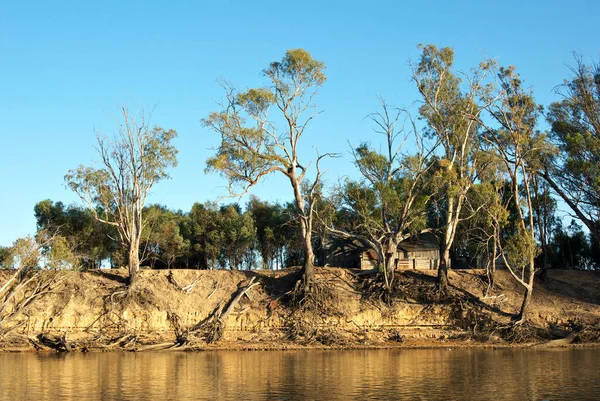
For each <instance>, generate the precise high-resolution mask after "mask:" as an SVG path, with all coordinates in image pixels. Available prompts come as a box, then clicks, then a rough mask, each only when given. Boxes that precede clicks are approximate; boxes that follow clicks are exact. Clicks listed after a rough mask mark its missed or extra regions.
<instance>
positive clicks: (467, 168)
mask: <svg viewBox="0 0 600 401" xmlns="http://www.w3.org/2000/svg"><path fill="white" fill-rule="evenodd" d="M420 49H421V56H420V59H419V63H418V64H416V65H413V66H412V69H413V81H414V82H415V83H416V85H417V89H418V90H419V93H420V94H421V107H420V114H421V117H422V118H423V119H424V121H425V123H426V124H427V126H428V128H429V131H430V133H431V135H432V136H433V137H435V138H436V139H437V140H438V141H439V149H440V152H438V156H439V158H440V160H439V163H438V167H437V169H436V173H435V174H434V178H433V181H432V183H433V184H434V185H435V186H436V187H437V192H438V196H437V197H436V199H434V201H433V202H432V206H433V207H432V210H433V211H434V214H435V216H436V218H435V220H437V222H438V223H437V227H438V230H439V234H438V238H439V244H440V267H439V270H438V287H439V289H440V290H441V291H446V290H447V289H448V269H449V267H450V249H451V247H452V244H453V243H454V237H455V235H456V231H457V227H458V224H459V223H460V222H461V220H462V219H465V218H468V216H464V213H463V208H464V206H465V201H466V200H467V194H468V192H469V191H470V189H471V188H472V186H473V184H474V183H475V181H476V179H477V174H478V170H479V167H480V143H479V132H480V130H479V128H480V125H479V123H478V120H479V115H480V114H481V112H482V110H483V105H481V104H479V103H478V99H479V98H478V95H479V93H480V92H481V90H485V87H484V86H483V84H482V82H483V81H484V79H485V76H486V70H487V67H488V66H487V65H486V64H485V63H484V64H482V65H481V66H480V68H478V69H474V70H473V72H472V73H471V74H470V75H468V74H464V73H461V72H459V71H457V70H456V69H455V68H454V51H453V50H452V49H451V48H448V47H444V48H441V49H438V48H437V47H436V46H434V45H426V46H424V45H420ZM471 216H472V214H471Z"/></svg>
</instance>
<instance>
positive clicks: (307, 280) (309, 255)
mask: <svg viewBox="0 0 600 401" xmlns="http://www.w3.org/2000/svg"><path fill="white" fill-rule="evenodd" d="M303 226H304V224H303ZM302 234H303V237H304V238H303V240H304V265H303V266H302V278H303V280H304V284H305V285H306V286H307V287H309V286H310V284H311V283H312V282H313V281H314V278H315V265H314V259H315V254H314V252H313V246H312V234H311V232H310V231H309V230H307V229H306V228H304V227H303V228H302Z"/></svg>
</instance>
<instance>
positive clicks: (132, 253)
mask: <svg viewBox="0 0 600 401" xmlns="http://www.w3.org/2000/svg"><path fill="white" fill-rule="evenodd" d="M127 268H128V270H129V285H132V284H133V283H134V282H135V281H136V280H137V277H138V273H139V271H140V254H139V245H138V244H137V243H136V242H135V241H132V242H131V243H130V244H129V260H128V264H127Z"/></svg>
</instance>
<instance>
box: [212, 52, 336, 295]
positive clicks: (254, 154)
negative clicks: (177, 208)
mask: <svg viewBox="0 0 600 401" xmlns="http://www.w3.org/2000/svg"><path fill="white" fill-rule="evenodd" d="M325 68H326V67H325V65H324V64H323V62H321V61H319V60H316V59H314V58H313V57H312V56H311V55H310V53H309V52H307V51H306V50H303V49H293V50H288V51H287V52H286V54H285V56H284V57H283V59H282V60H281V61H276V62H272V63H271V64H270V65H269V66H268V67H267V68H266V69H265V70H264V71H263V75H264V76H265V77H266V78H267V81H268V84H267V86H265V87H261V88H252V89H249V90H246V91H243V92H238V91H236V90H235V89H234V88H233V87H232V86H231V85H228V84H224V85H223V86H224V89H225V96H226V100H225V103H224V104H223V105H222V107H223V109H222V110H221V111H217V112H213V113H211V114H210V115H209V116H208V117H207V118H206V119H203V123H204V125H205V126H206V127H209V128H211V129H212V130H214V131H215V132H216V133H217V134H218V135H219V136H220V138H221V142H220V144H219V146H218V148H217V149H216V154H215V155H214V156H213V157H211V158H209V159H208V160H207V170H208V171H215V172H219V173H221V174H222V175H223V176H224V177H225V178H226V179H227V180H228V183H229V190H230V194H231V195H233V196H241V195H243V194H245V193H247V192H248V191H249V190H250V188H251V187H253V186H254V185H256V184H257V183H258V182H259V181H260V180H261V179H263V178H264V177H266V176H268V175H270V174H281V175H283V176H284V177H285V178H286V179H287V180H288V181H289V183H290V186H291V189H292V192H293V195H294V204H295V208H296V216H297V219H298V221H299V227H300V235H301V238H302V240H303V248H304V266H303V269H302V273H303V274H302V276H303V283H304V288H305V289H306V290H307V291H308V292H310V289H311V287H312V285H313V282H314V281H313V278H314V252H313V245H312V228H313V221H314V200H315V196H316V194H315V190H316V188H317V185H318V183H319V181H320V179H321V175H322V172H321V170H320V168H319V162H320V161H321V159H322V158H323V157H325V156H328V154H325V155H317V158H316V160H315V169H316V174H315V175H314V177H313V180H312V182H311V183H308V181H309V180H308V177H307V173H308V170H309V168H310V166H311V163H310V162H309V163H306V162H305V161H304V160H301V159H300V152H299V146H300V144H301V142H302V137H303V136H304V134H305V132H306V128H307V127H308V124H309V123H310V122H311V121H312V120H313V119H314V117H315V116H316V115H317V114H318V111H317V105H316V104H315V102H314V97H315V95H316V94H317V92H318V89H319V88H320V87H321V86H322V85H323V84H324V83H325V80H326V76H325V72H324V70H325ZM273 109H275V112H276V117H275V118H273V117H272V116H270V115H269V113H270V112H271V111H272V110H273ZM278 123H279V124H278ZM303 185H305V186H307V188H308V190H307V191H306V192H304V193H303V191H302V187H303Z"/></svg>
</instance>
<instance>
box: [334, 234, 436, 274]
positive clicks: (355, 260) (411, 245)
mask: <svg viewBox="0 0 600 401" xmlns="http://www.w3.org/2000/svg"><path fill="white" fill-rule="evenodd" d="M324 254H325V258H324V259H325V266H333V267H346V268H350V269H363V270H370V269H373V268H375V267H377V265H378V263H379V257H378V255H377V252H376V251H375V250H374V249H371V248H370V247H369V246H368V245H367V244H364V243H362V242H361V241H359V240H352V241H348V240H340V239H332V240H330V241H328V242H326V243H325V247H324ZM393 257H394V264H395V266H396V269H398V270H406V269H415V270H417V269H418V270H425V269H437V268H438V266H439V261H440V248H439V245H438V243H437V239H436V238H435V236H434V235H432V234H422V235H419V236H414V237H411V238H408V239H406V240H404V241H402V242H401V243H400V244H399V245H398V250H397V252H396V254H395V255H393Z"/></svg>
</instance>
